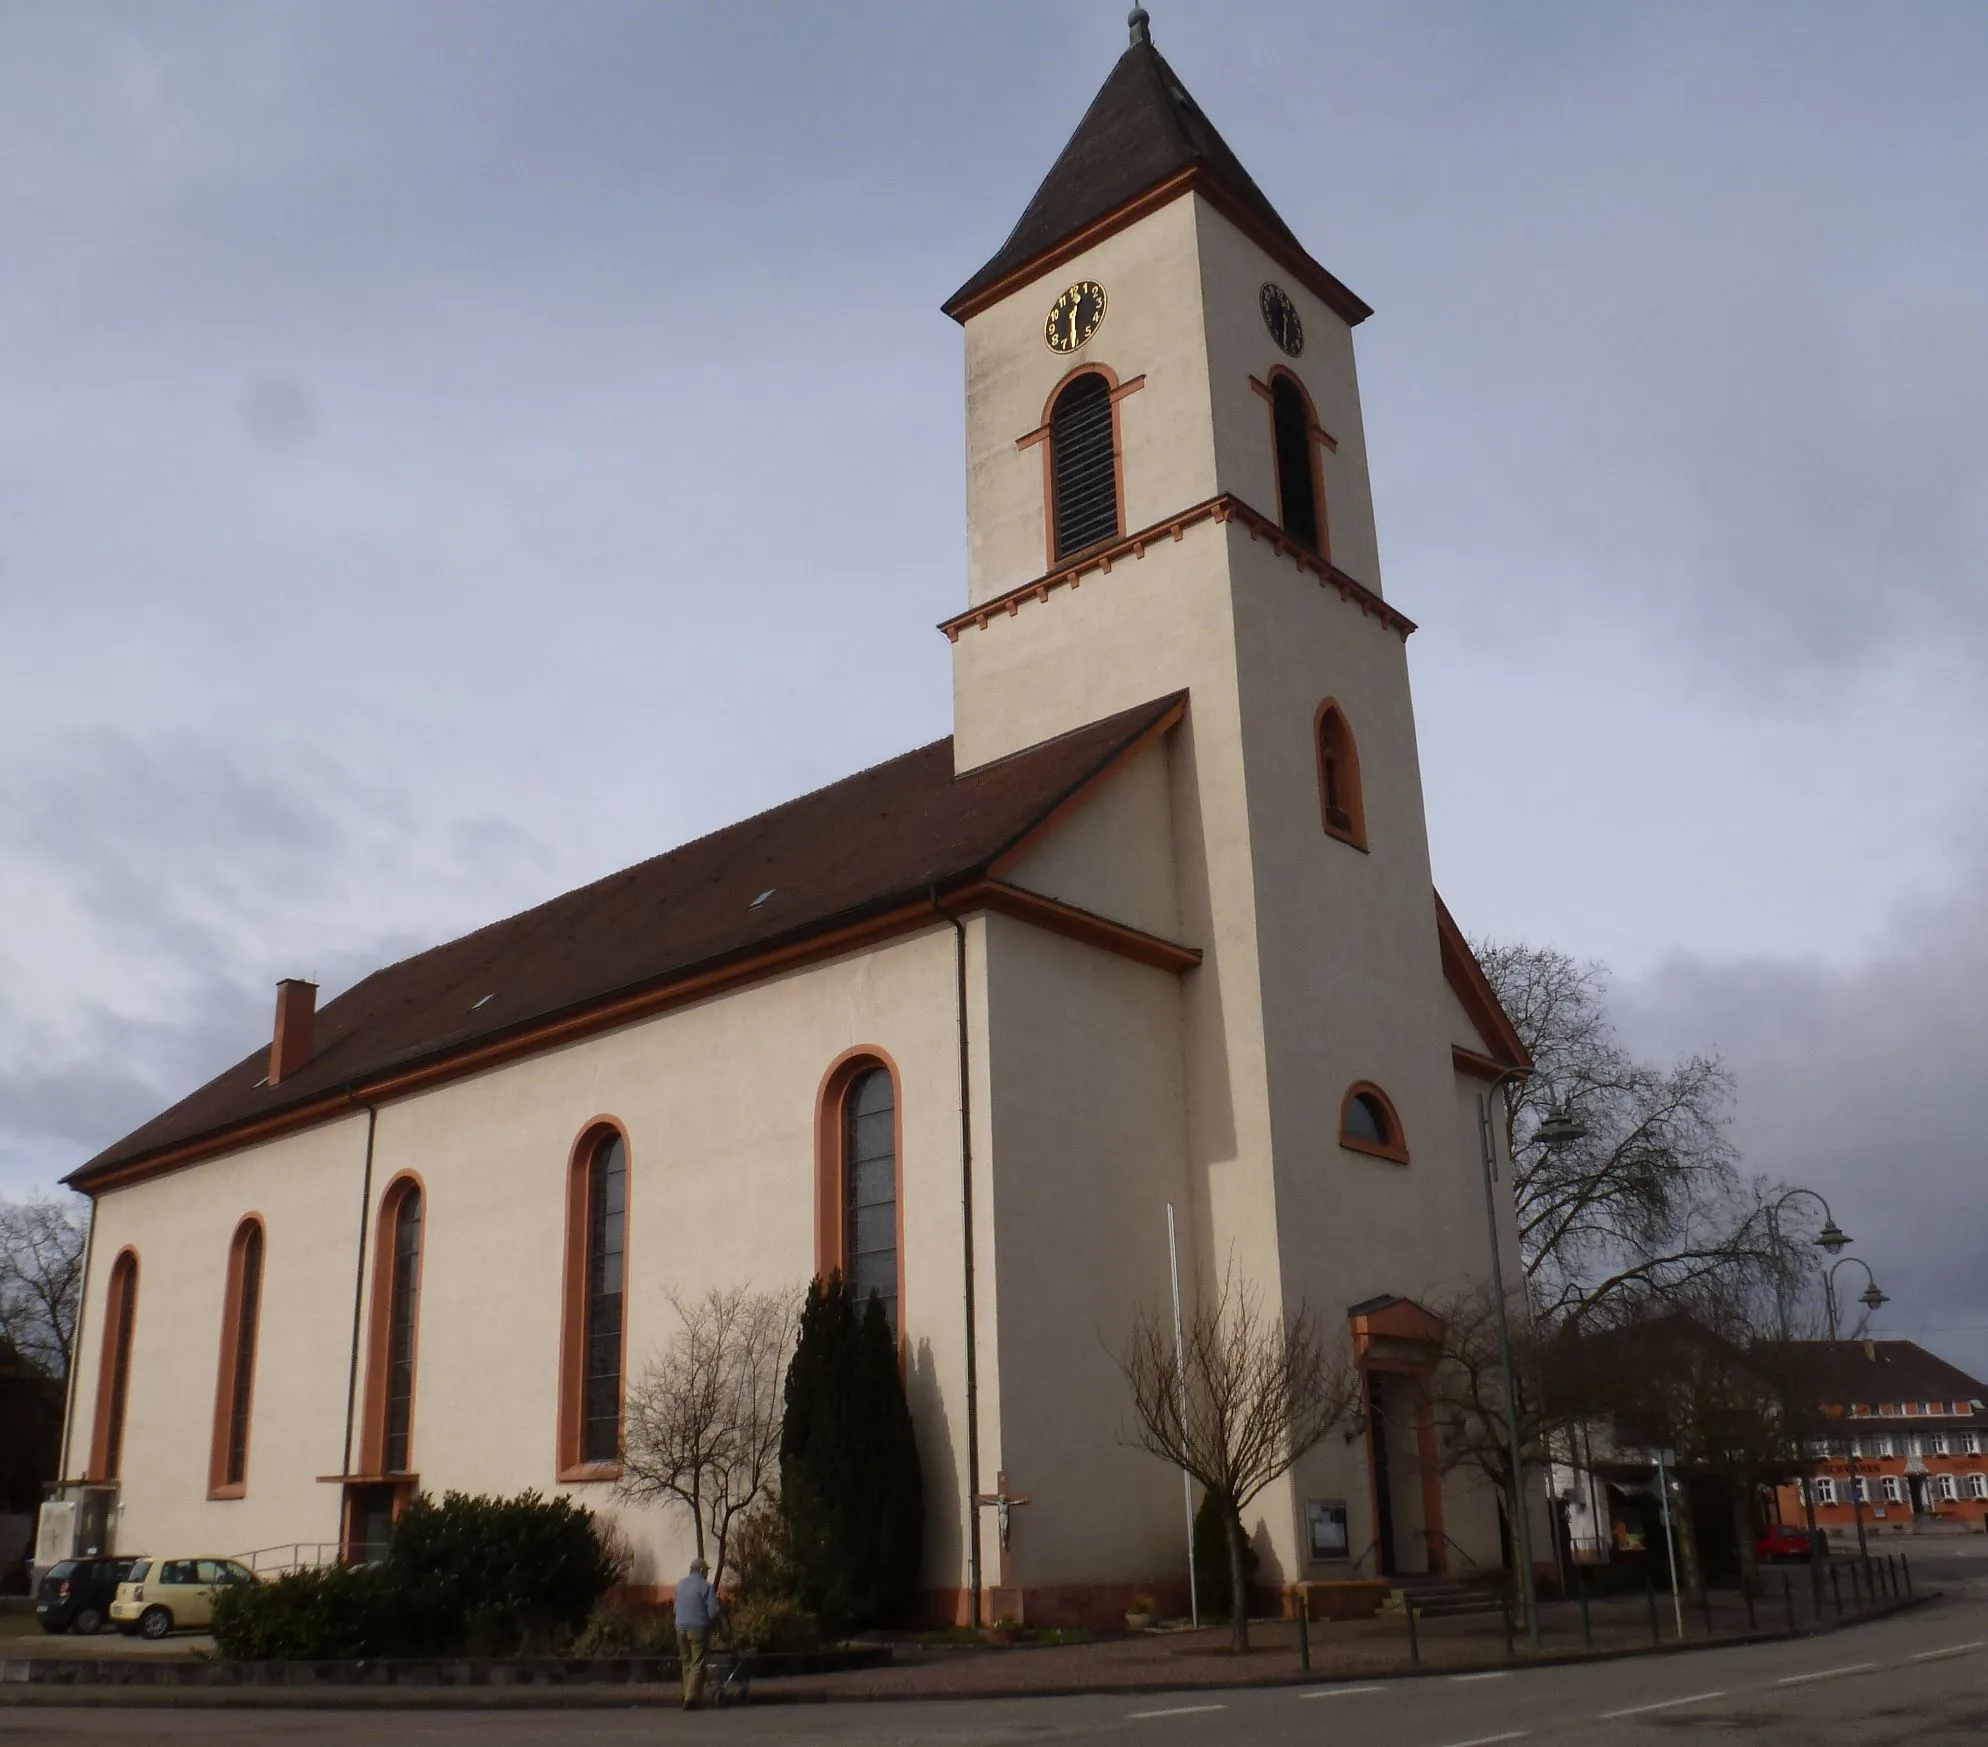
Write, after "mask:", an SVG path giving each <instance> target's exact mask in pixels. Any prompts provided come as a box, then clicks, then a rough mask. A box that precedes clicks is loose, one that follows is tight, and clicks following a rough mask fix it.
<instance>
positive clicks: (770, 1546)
mask: <svg viewBox="0 0 1988 1747" xmlns="http://www.w3.org/2000/svg"><path fill="white" fill-rule="evenodd" d="M725 1563H726V1564H727V1565H728V1566H729V1567H730V1568H731V1571H732V1576H733V1580H734V1581H735V1582H736V1583H737V1585H738V1595H739V1599H740V1600H741V1601H755V1600H758V1599H760V1598H761V1597H765V1596H787V1597H791V1596H792V1594H793V1591H794V1574H793V1572H792V1570H791V1569H789V1566H788V1560H787V1534H786V1528H785V1525H784V1524H783V1523H782V1522H781V1520H780V1507H779V1505H777V1504H775V1503H774V1502H773V1501H772V1500H771V1499H764V1500H762V1501H761V1502H760V1503H758V1504H756V1505H754V1506H753V1507H752V1509H751V1510H749V1511H747V1512H746V1514H745V1515H744V1516H742V1517H740V1518H739V1520H738V1524H737V1526H736V1527H735V1528H734V1529H733V1530H732V1538H731V1540H730V1542H728V1543H727V1545H726V1547H725Z"/></svg>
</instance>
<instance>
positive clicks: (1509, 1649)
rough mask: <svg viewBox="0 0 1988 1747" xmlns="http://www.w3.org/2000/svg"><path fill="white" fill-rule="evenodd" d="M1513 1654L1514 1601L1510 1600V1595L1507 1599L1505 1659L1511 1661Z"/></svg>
mask: <svg viewBox="0 0 1988 1747" xmlns="http://www.w3.org/2000/svg"><path fill="white" fill-rule="evenodd" d="M1512 1655H1513V1651H1512V1603H1511V1600H1510V1598H1509V1597H1507V1599H1506V1601H1505V1660H1506V1661H1507V1662H1509V1661H1511V1660H1512Z"/></svg>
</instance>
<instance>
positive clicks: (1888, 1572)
mask: <svg viewBox="0 0 1988 1747" xmlns="http://www.w3.org/2000/svg"><path fill="white" fill-rule="evenodd" d="M1884 1567H1885V1570H1884V1577H1885V1588H1887V1589H1888V1590H1890V1591H1891V1599H1892V1600H1893V1601H1896V1600H1897V1599H1898V1561H1897V1559H1895V1558H1894V1557H1893V1556H1892V1555H1891V1554H1889V1553H1887V1554H1886V1555H1885V1556H1884Z"/></svg>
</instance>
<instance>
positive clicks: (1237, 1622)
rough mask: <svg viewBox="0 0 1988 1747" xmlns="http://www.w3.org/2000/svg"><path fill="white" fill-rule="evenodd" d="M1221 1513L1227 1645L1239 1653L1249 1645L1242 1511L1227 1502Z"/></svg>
mask: <svg viewBox="0 0 1988 1747" xmlns="http://www.w3.org/2000/svg"><path fill="white" fill-rule="evenodd" d="M1222 1514H1223V1515H1224V1516H1225V1517H1226V1518H1227V1519H1228V1529H1229V1534H1228V1541H1229V1644H1230V1647H1231V1648H1232V1649H1234V1650H1235V1652H1236V1653H1237V1654H1238V1655H1240V1654H1241V1653H1242V1652H1243V1651H1245V1650H1247V1649H1248V1648H1249V1574H1248V1573H1247V1572H1246V1571H1245V1570H1244V1569H1243V1525H1242V1512H1241V1511H1239V1510H1237V1509H1236V1508H1235V1507H1234V1506H1233V1505H1231V1506H1229V1507H1228V1508H1227V1509H1226V1510H1225V1511H1224V1512H1223V1513H1222Z"/></svg>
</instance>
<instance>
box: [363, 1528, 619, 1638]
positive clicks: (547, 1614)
mask: <svg viewBox="0 0 1988 1747" xmlns="http://www.w3.org/2000/svg"><path fill="white" fill-rule="evenodd" d="M386 1568H387V1570H388V1571H389V1572H390V1573H391V1574H392V1576H393V1579H394V1581H395V1582H396V1583H397V1584H398V1585H399V1587H400V1590H401V1593H402V1595H403V1597H404V1598H405V1601H406V1604H407V1623H408V1628H409V1630H408V1644H407V1653H408V1654H411V1655H417V1656H418V1655H450V1654H459V1653H462V1652H464V1651H467V1652H468V1653H469V1654H472V1655H485V1656H502V1655H509V1654H513V1653H515V1652H517V1651H520V1650H525V1651H533V1652H537V1653H540V1654H543V1653H545V1652H546V1651H548V1650H550V1649H552V1648H553V1646H554V1644H555V1642H557V1641H559V1640H560V1639H562V1638H571V1637H572V1636H573V1635H574V1634H575V1633H577V1632H579V1631H580V1630H581V1628H582V1627H584V1626H585V1625H586V1622H587V1616H588V1615H589V1614H590V1613H591V1612H592V1611H593V1608H594V1604H595V1603H596V1602H597V1601H599V1600H600V1599H601V1597H602V1596H603V1595H605V1594H606V1593H607V1592H608V1590H609V1589H610V1588H612V1587H613V1586H614V1584H615V1583H616V1582H617V1581H618V1580H619V1578H620V1577H621V1576H622V1572H621V1571H620V1570H619V1569H618V1568H617V1563H616V1561H615V1559H614V1557H613V1555H612V1553H611V1552H610V1550H609V1549H608V1548H606V1547H604V1546H603V1545H602V1543H601V1539H600V1537H599V1536H597V1535H596V1534H595V1532H594V1520H593V1512H592V1511H590V1510H587V1509H585V1508H584V1507H582V1506H580V1505H577V1504H575V1503H574V1502H573V1501H572V1500H571V1499H570V1498H541V1497H539V1495H538V1494H537V1493H536V1492H523V1493H520V1494H519V1495H518V1496H517V1497H516V1498H483V1497H472V1496H471V1495H470V1494H468V1493H463V1492H450V1493H446V1494H444V1496H443V1498H442V1502H441V1503H440V1504H437V1503H435V1501H434V1500H433V1499H430V1498H427V1497H425V1496H424V1497H421V1498H417V1499H415V1500H414V1502H413V1503H412V1504H410V1505H409V1506H408V1507H407V1509H406V1510H404V1511H403V1512H402V1513H401V1515H400V1518H399V1520H398V1521H397V1522H395V1524H394V1526H393V1539H392V1540H391V1541H390V1542H389V1543H388V1544H387V1557H386Z"/></svg>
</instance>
